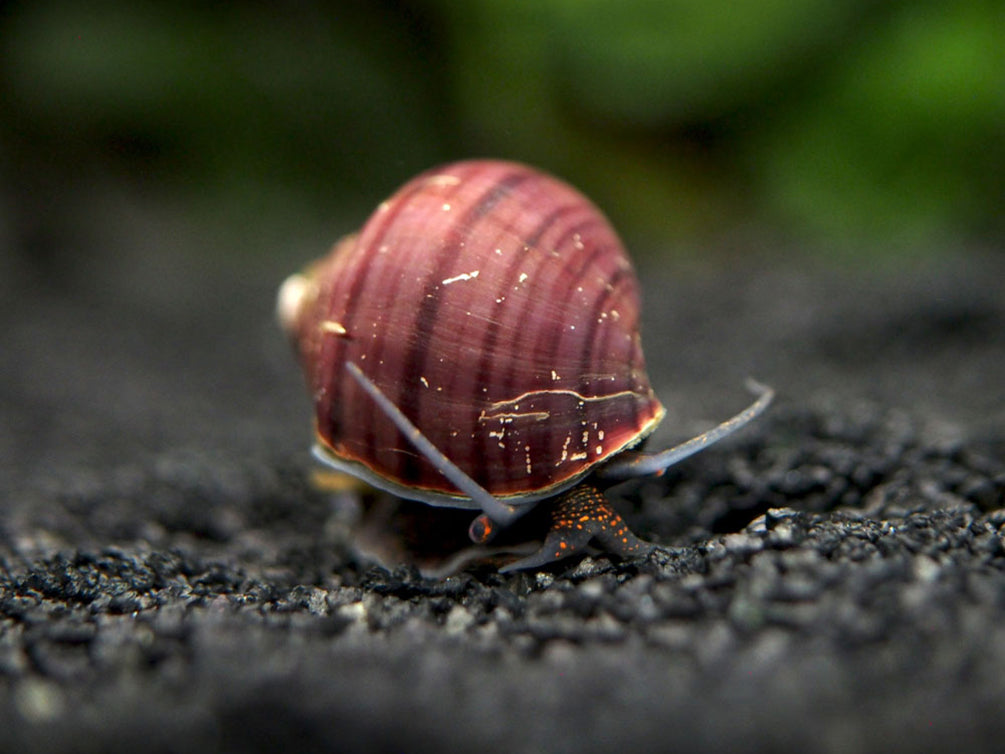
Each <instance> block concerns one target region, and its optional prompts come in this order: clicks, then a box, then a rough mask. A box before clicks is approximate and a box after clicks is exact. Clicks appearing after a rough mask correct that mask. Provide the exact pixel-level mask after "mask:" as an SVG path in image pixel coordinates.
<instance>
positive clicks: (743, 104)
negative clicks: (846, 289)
mask: <svg viewBox="0 0 1005 754" xmlns="http://www.w3.org/2000/svg"><path fill="white" fill-rule="evenodd" d="M1003 19H1005V11H1003V5H1002V3H1001V2H999V1H998V0H959V1H957V2H946V0H931V1H927V2H926V1H919V2H895V1H888V2H883V1H881V0H847V1H846V2H842V3H831V2H824V1H823V0H785V1H784V2H776V1H774V0H757V1H756V2H735V1H734V2H728V3H726V2H716V1H715V0H706V1H705V2H700V3H699V2H674V1H673V0H619V2H617V3H614V2H598V1H597V0H536V1H535V2H533V3H530V2H513V0H465V2H463V3H460V2H451V1H449V0H410V1H406V0H403V1H400V2H394V1H393V0H370V1H369V2H364V1H362V0H359V1H356V2H331V3H320V2H295V3H268V2H256V3H244V4H241V5H235V4H204V3H186V2H170V3H168V2H142V1H141V2H133V3H89V4H81V3H77V2H69V1H66V0H36V2H31V3H16V2H15V3H4V4H3V5H2V11H0V246H2V247H3V248H4V252H3V262H2V263H0V274H2V273H8V274H7V275H6V276H7V277H8V280H11V279H16V280H24V279H26V277H27V278H28V279H35V280H38V281H44V282H45V283H46V284H53V283H55V284H59V282H60V280H61V279H62V280H77V279H80V278H81V277H83V278H87V277H88V276H89V275H88V273H89V272H94V273H95V274H97V275H98V276H99V277H100V275H101V274H122V275H126V276H128V275H130V274H132V273H133V272H134V270H132V269H131V267H130V265H132V266H142V265H151V264H152V265H153V266H154V267H155V268H156V271H157V275H160V274H164V275H170V274H172V273H171V270H172V269H174V268H175V267H176V265H175V264H174V262H167V261H164V259H165V255H166V257H167V258H169V259H175V260H176V261H178V265H180V268H181V269H182V270H184V264H185V263H184V261H182V260H184V258H185V257H186V256H198V257H201V258H202V259H203V260H205V258H207V257H213V258H217V257H218V258H219V259H220V260H221V261H222V262H224V263H225V264H231V263H232V262H233V261H234V260H235V259H236V260H241V262H242V263H245V262H246V263H248V264H251V265H254V264H259V263H260V262H262V260H263V259H268V260H271V261H270V262H266V264H267V265H268V266H270V267H271V265H272V263H273V262H274V263H276V264H277V266H280V265H287V264H298V263H299V262H301V261H304V260H305V259H306V258H308V257H309V256H311V255H313V254H317V253H319V252H320V251H322V250H323V249H324V248H326V247H327V246H328V245H329V244H330V243H331V242H332V241H333V240H334V239H335V238H336V237H337V236H339V235H341V234H343V233H345V232H348V231H350V230H352V229H354V227H356V226H358V225H359V224H360V223H361V222H362V220H363V219H364V217H365V215H366V214H368V212H369V211H370V209H371V208H372V207H374V206H375V205H376V203H377V202H378V201H380V200H381V199H382V198H383V197H384V196H386V195H387V194H388V193H390V192H391V191H392V190H393V189H394V188H395V187H397V186H398V185H399V184H401V183H402V182H404V181H405V180H406V179H407V178H409V177H410V176H411V175H413V174H414V173H416V172H418V171H420V170H423V169H425V168H427V167H429V166H431V165H433V164H435V163H437V162H440V161H446V160H452V159H457V158H460V157H467V156H499V157H508V158H513V159H518V160H522V161H526V162H530V163H533V164H537V165H539V166H541V167H544V168H546V169H548V170H550V171H552V172H554V173H556V174H558V175H560V176H562V177H564V178H566V179H567V180H569V181H570V182H572V183H573V184H575V185H577V186H578V187H580V188H581V189H582V190H584V191H585V192H586V193H587V194H588V195H589V196H591V197H592V198H594V199H595V201H596V202H597V203H598V204H599V205H600V206H601V207H602V208H604V210H605V211H606V212H607V213H608V214H609V215H610V216H611V217H612V219H613V220H614V222H615V225H616V226H617V227H618V228H619V229H620V230H621V231H622V233H623V234H624V235H625V237H626V238H627V240H628V241H629V244H630V246H631V247H632V249H633V253H634V254H635V255H636V256H637V257H640V259H641V260H642V263H643V264H645V263H646V261H645V260H653V259H654V257H653V255H654V254H656V253H662V254H668V255H669V254H675V255H678V256H686V257H690V258H692V259H693V258H698V257H705V256H708V255H714V254H716V253H730V252H732V253H736V252H737V251H740V252H743V251H744V250H748V249H749V250H753V249H757V250H765V249H768V250H771V249H780V250H784V251H786V252H787V253H790V254H799V255H804V256H815V257H820V256H837V257H838V258H840V259H844V260H847V259H849V258H850V259H852V260H853V261H854V262H855V263H856V264H857V263H860V262H862V261H863V260H874V259H882V258H884V257H886V256H888V255H893V256H894V258H902V257H903V255H904V254H925V255H931V254H935V253H939V252H940V251H941V250H945V249H953V250H956V249H959V248H961V247H976V246H988V245H991V246H992V247H993V246H996V245H1000V241H1001V239H1002V237H1003V235H1005V213H1003V212H1002V211H1001V210H1002V198H1003V197H1005V138H1003V135H1005V42H1003V40H1005V34H1003ZM11 251H13V253H12V254H11V253H10V252H11ZM133 254H137V255H139V257H138V258H142V259H144V260H145V261H144V262H142V263H139V262H135V261H133V262H129V261H128V258H130V256H131V255H133ZM175 255H177V256H175ZM151 260H160V261H151ZM175 274H184V272H181V273H175ZM12 276H13V277H12ZM92 277H93V276H92ZM147 293H149V291H148V292H147Z"/></svg>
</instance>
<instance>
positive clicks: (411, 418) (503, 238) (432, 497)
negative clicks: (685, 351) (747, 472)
mask: <svg viewBox="0 0 1005 754" xmlns="http://www.w3.org/2000/svg"><path fill="white" fill-rule="evenodd" d="M278 310H279V317H280V320H281V322H282V324H283V326H284V328H285V329H286V330H287V332H288V333H289V334H290V336H291V338H292V340H293V342H294V344H295V347H296V349H297V351H298V354H299V358H300V361H301V363H302V366H303V369H304V373H305V375H306V378H307V382H308V385H309V387H310V390H311V392H312V395H313V399H314V408H315V440H316V444H315V455H316V456H317V457H318V458H319V459H320V460H322V461H323V462H325V463H327V464H328V465H330V466H333V467H335V468H337V469H340V470H343V471H348V472H350V473H352V474H354V475H356V476H358V477H360V478H362V479H364V480H366V481H367V482H370V483H372V484H373V485H375V486H377V487H380V488H382V489H385V490H388V491H390V492H392V493H394V494H396V495H399V496H402V497H406V498H411V499H416V500H420V501H423V502H426V503H430V504H434V505H447V506H454V507H460V508H472V509H481V510H482V511H483V512H484V513H485V514H488V516H489V518H492V519H493V520H495V521H497V522H498V523H505V522H506V520H507V519H511V518H513V517H515V515H516V513H515V512H516V511H517V509H521V510H529V509H530V507H532V506H531V504H532V503H534V502H536V501H540V500H543V499H545V498H549V497H552V496H555V495H557V494H558V493H560V492H562V491H564V490H567V489H569V488H571V487H573V486H574V485H576V484H577V482H579V481H580V480H583V479H584V477H587V476H588V475H590V474H591V473H593V472H595V471H597V470H598V469H604V468H605V467H607V468H611V467H612V463H611V460H612V459H615V457H616V456H619V454H620V456H621V457H624V458H625V459H629V458H630V460H622V461H618V460H617V459H615V460H614V464H615V465H616V466H617V468H616V470H615V471H613V472H612V473H610V474H609V476H610V477H611V478H627V477H629V476H638V475H642V474H649V473H653V472H655V471H659V470H661V469H662V468H664V467H665V466H666V465H669V463H673V462H675V461H676V460H679V459H680V458H682V457H684V456H686V455H690V453H693V452H695V451H696V450H698V449H700V448H701V447H704V446H706V445H707V444H709V443H710V442H712V441H714V440H715V439H718V438H719V437H720V436H725V434H729V433H730V432H732V431H734V430H735V429H737V428H739V426H742V425H743V424H745V423H746V422H747V421H749V419H750V418H753V416H754V415H756V414H757V413H760V411H761V410H763V408H764V407H765V406H766V405H767V401H769V400H770V395H769V394H768V392H769V391H767V389H766V388H765V389H764V390H761V393H762V396H761V399H760V400H759V401H758V403H757V404H755V406H752V407H751V408H750V409H748V410H747V411H746V412H744V413H743V414H741V415H739V416H737V417H734V418H733V419H731V420H729V421H728V422H726V423H724V424H723V425H720V427H719V428H717V430H715V431H717V432H718V433H719V434H717V435H715V436H714V437H710V436H702V437H700V438H695V440H693V441H690V445H689V444H688V443H685V445H687V446H688V447H687V448H686V449H685V450H684V451H681V450H680V449H681V448H684V446H679V448H678V449H674V450H672V451H667V452H665V453H664V454H661V456H660V458H661V459H662V460H659V461H649V460H644V458H643V456H644V454H640V453H634V454H633V452H631V451H629V449H630V448H632V447H633V446H635V445H637V444H638V443H639V442H640V441H641V440H642V439H643V438H645V437H646V436H647V435H648V434H650V433H651V432H652V431H653V429H655V427H656V426H657V424H659V422H660V420H661V419H662V418H663V415H664V413H665V412H664V408H663V406H662V404H661V403H660V402H659V400H658V399H657V398H656V396H655V395H654V393H653V390H652V388H651V387H650V384H649V379H648V377H647V375H646V370H645V361H644V358H643V355H642V347H641V341H640V337H639V285H638V280H637V278H636V275H635V272H634V270H633V268H632V264H631V262H630V260H629V258H628V255H627V254H626V252H625V250H624V247H623V245H622V243H621V241H620V239H619V238H618V236H617V234H616V233H615V231H614V229H613V228H612V227H611V225H610V223H609V222H608V221H607V219H606V218H605V217H604V215H603V214H602V213H601V212H600V210H598V209H597V208H596V207H595V206H594V205H593V204H592V203H591V202H590V201H589V200H588V199H587V198H586V197H584V196H583V195H582V194H581V193H579V192H578V191H576V190H575V189H573V188H572V187H570V186H569V185H567V184H565V183H563V182H562V181H559V180H557V179H555V178H553V177H551V176H549V175H546V174H544V173H541V172H539V171H537V170H534V169H532V168H529V167H527V166H524V165H520V164H516V163H511V162H503V161H495V160H473V161H466V162H457V163H453V164H450V165H445V166H442V167H439V168H435V169H433V170H430V171H428V172H426V173H423V174H422V175H419V176H418V177H416V178H414V179H413V180H411V181H409V182H408V183H406V184H405V185H404V186H403V187H402V188H400V189H399V190H398V191H397V192H396V193H395V194H394V195H393V196H391V197H390V198H389V199H387V200H386V201H385V202H383V203H382V204H381V205H380V206H379V207H378V208H377V210H376V211H375V212H374V214H373V215H372V216H371V217H370V219H369V220H367V222H366V224H365V225H364V226H363V227H362V229H361V230H360V231H359V233H358V234H355V235H351V236H348V237H346V238H344V239H343V240H341V241H340V242H339V243H337V244H336V245H335V247H334V248H333V249H332V251H331V252H330V253H329V255H328V256H326V257H324V258H323V259H321V260H319V261H317V262H315V263H314V264H313V265H312V266H311V267H309V268H308V269H307V270H306V271H305V272H304V273H301V274H298V275H294V276H292V277H290V278H289V279H288V280H287V281H286V282H285V283H284V284H283V287H282V289H281V291H280V295H279V301H278ZM375 401H377V403H378V404H379V406H378V405H377V404H375ZM378 408H379V409H380V410H378ZM396 415H399V416H396ZM416 438H418V439H419V440H422V441H423V442H426V445H427V446H428V447H427V450H421V449H420V448H418V445H417V444H416V442H417V439H416ZM626 451H628V452H626ZM666 453H671V454H672V455H666ZM437 458H439V459H440V460H439V461H437V460H436V459H437ZM646 458H652V456H646ZM640 464H641V465H640ZM445 465H446V466H456V467H457V469H459V471H460V474H448V473H447V472H446V471H445V469H444V466H445ZM465 478H466V479H465ZM458 479H461V480H462V481H472V480H473V486H472V487H473V488H480V489H481V490H482V491H484V492H486V493H487V496H486V495H481V496H480V497H479V493H478V492H477V491H475V492H470V493H469V492H467V491H464V492H462V491H461V490H460V489H459V486H462V485H460V484H459V483H458V482H457V480H458ZM464 489H465V490H467V488H466V487H465V488H464ZM475 497H478V499H477V500H476V499H473V498H475ZM486 497H487V498H488V502H487V503H486V502H485V500H486ZM494 514H497V515H494ZM472 536H474V534H473V535H472Z"/></svg>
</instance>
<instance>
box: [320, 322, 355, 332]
mask: <svg viewBox="0 0 1005 754" xmlns="http://www.w3.org/2000/svg"><path fill="white" fill-rule="evenodd" d="M318 329H319V330H320V331H321V332H323V333H328V334H329V335H346V334H347V333H348V331H347V330H346V329H345V327H344V326H343V325H342V323H340V322H336V321H335V320H333V319H326V320H322V321H321V322H320V323H318Z"/></svg>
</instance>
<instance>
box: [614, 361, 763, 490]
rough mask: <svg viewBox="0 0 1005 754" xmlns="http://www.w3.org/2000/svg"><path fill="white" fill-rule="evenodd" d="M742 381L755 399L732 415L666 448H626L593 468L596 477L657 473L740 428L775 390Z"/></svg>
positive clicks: (623, 477)
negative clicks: (595, 468)
mask: <svg viewBox="0 0 1005 754" xmlns="http://www.w3.org/2000/svg"><path fill="white" fill-rule="evenodd" d="M746 384H747V389H748V390H750V392H752V393H754V394H755V395H757V396H758V398H757V400H756V401H754V402H753V403H751V404H750V405H749V406H747V408H745V409H744V410H743V411H741V412H740V413H738V414H737V415H736V416H733V417H731V418H729V419H727V420H726V421H724V422H723V423H722V424H720V425H718V426H717V427H713V428H712V429H710V430H708V431H707V432H703V433H701V434H700V435H698V436H697V437H692V438H691V439H690V440H687V441H686V442H682V443H681V444H680V445H675V446H674V447H672V448H669V449H668V450H663V451H660V452H658V453H645V452H642V451H626V452H625V453H622V454H621V455H620V456H618V457H617V458H615V459H614V460H613V461H610V462H608V463H607V464H606V465H605V466H603V467H601V468H599V469H597V471H596V476H597V477H598V478H599V479H603V480H605V481H608V482H621V481H625V480H627V479H634V478H636V477H642V476H649V475H652V474H661V473H662V472H663V471H665V470H666V469H668V468H669V467H670V466H673V465H674V464H675V463H680V462H681V461H683V460H684V459H685V458H687V457H688V456H692V455H694V454H695V453H697V452H698V451H700V450H704V449H705V448H707V447H708V446H709V445H711V444H712V443H715V442H718V441H719V440H721V439H723V438H724V437H728V436H729V435H731V434H733V433H734V432H736V431H737V430H739V429H742V428H743V427H744V426H746V425H747V423H749V422H750V421H752V420H753V419H756V418H757V417H758V416H760V415H761V414H762V413H763V412H764V410H765V409H766V408H767V407H768V406H769V405H770V404H771V401H772V400H773V399H774V397H775V391H774V390H773V389H772V388H770V387H768V386H767V385H762V384H761V383H759V382H757V381H756V380H753V379H748V380H747V383H746Z"/></svg>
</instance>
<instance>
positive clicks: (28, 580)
mask: <svg viewBox="0 0 1005 754" xmlns="http://www.w3.org/2000/svg"><path fill="white" fill-rule="evenodd" d="M187 264H188V265H189V269H188V273H189V274H185V273H184V271H183V272H181V273H178V272H176V273H174V274H173V275H168V276H164V275H162V274H161V271H160V269H159V268H158V267H157V266H156V265H154V266H153V267H152V268H151V269H149V270H148V269H145V268H143V266H142V265H138V266H137V269H136V270H133V271H131V272H130V274H129V275H119V276H108V277H102V276H101V275H100V274H98V275H97V276H96V277H95V276H94V274H93V273H92V276H91V277H87V278H83V277H82V278H81V279H80V280H79V281H71V282H70V283H65V282H64V284H62V285H61V286H60V287H54V286H47V285H44V284H38V283H37V282H33V281H34V280H35V278H34V277H33V276H32V274H31V271H30V270H29V271H26V270H23V269H21V268H19V267H14V269H13V272H14V275H13V276H12V277H9V278H8V280H9V281H10V282H8V283H4V284H3V294H4V296H3V304H2V307H3V310H4V323H5V326H4V328H3V331H2V333H0V365H2V372H0V374H2V377H0V452H2V455H3V461H2V462H0V474H2V476H0V481H2V483H3V487H2V489H3V500H2V503H0V730H2V731H3V734H2V735H0V749H2V750H9V751H18V752H33V751H109V750H117V751H201V750H207V751H208V750H216V751H226V752H237V751H250V750H265V749H278V748H283V749H287V750H290V751H320V750H336V751H368V752H369V751H372V752H382V751H387V752H392V751H402V752H404V751H409V752H411V751H456V750H472V751H474V750H477V751H480V752H494V751H499V752H517V751H548V752H552V751H554V752H577V753H582V752H593V751H596V752H601V751H603V752H606V751H653V750H666V751H678V752H683V751H699V752H705V751H707V752H712V751H716V752H718V751H741V750H788V751H802V752H848V751H856V752H880V751H884V752H885V751H912V752H924V751H994V750H1000V748H1001V746H1002V741H1005V453H1003V451H1005V400H1003V394H1002V386H1003V384H1005V295H1003V293H1002V290H1003V289H1002V285H1001V281H1002V280H1005V259H1002V258H1001V257H995V256H984V257H979V256H969V257H960V258H956V259H953V260H950V261H942V262H939V263H928V264H921V265H917V266H914V272H911V273H910V274H895V273H894V272H892V271H890V272H872V273H869V274H864V273H858V274H853V273H851V272H848V271H845V272H841V273H839V272H835V271H833V270H829V269H824V268H821V269H808V270H807V269H804V270H801V271H798V272H795V271H793V270H792V269H791V268H790V267H789V266H787V265H786V264H783V263H781V262H779V263H777V264H774V265H772V264H769V263H767V262H764V261H762V262H760V263H757V264H756V265H755V264H754V263H744V262H737V263H736V264H735V265H733V267H734V269H733V270H732V271H731V272H730V273H728V274H725V275H712V274H709V273H705V272H702V271H700V270H699V271H696V270H691V271H688V272H686V273H680V274H676V275H673V274H670V272H669V271H665V272H660V271H655V270H650V271H647V274H646V275H645V276H644V286H645V288H646V290H647V292H649V297H648V299H647V302H646V303H647V309H646V329H645V332H644V342H645V344H646V349H647V356H648V358H649V362H650V372H651V374H652V377H653V381H654V383H655V385H656V387H657V390H658V392H659V393H660V395H661V397H662V398H663V399H664V402H665V403H667V404H668V406H669V407H670V416H669V418H668V420H667V423H666V427H665V428H663V429H662V430H661V432H660V433H659V435H658V436H657V438H655V439H654V442H656V443H664V442H671V441H673V440H675V439H679V438H681V437H683V436H685V435H687V434H689V433H690V432H691V431H692V430H698V429H701V428H702V427H705V426H708V425H709V424H710V423H712V422H714V421H716V420H718V419H720V418H722V417H724V416H727V415H729V414H730V413H732V412H733V411H734V410H736V409H737V408H738V407H740V406H742V405H744V404H745V402H746V401H747V399H748V396H747V395H746V394H745V393H744V391H743V389H742V380H743V377H744V376H746V375H747V374H752V375H754V376H756V377H758V378H759V379H761V380H763V381H765V382H769V383H771V384H772V385H773V386H774V387H775V388H776V389H777V390H778V393H779V399H778V400H777V402H776V405H775V406H774V407H773V408H772V410H771V411H770V413H769V414H768V415H767V416H766V417H764V418H762V419H761V420H759V421H758V422H757V423H756V424H755V425H752V426H751V427H749V428H748V429H746V430H744V432H743V433H742V435H739V436H737V437H736V438H733V439H731V440H729V441H728V442H726V443H724V444H723V445H722V446H718V447H716V448H713V449H711V450H709V451H707V452H705V453H703V454H701V455H699V456H696V457H695V458H693V459H691V460H689V461H687V462H686V463H684V464H682V465H681V466H680V467H678V468H675V469H673V470H672V471H671V472H669V473H668V474H667V475H666V476H665V477H663V478H661V479H657V480H652V481H648V482H646V483H645V484H642V485H637V486H635V487H629V488H628V489H626V490H624V491H623V494H622V495H621V496H620V498H619V501H618V505H619V508H620V510H621V511H622V512H623V513H624V514H625V516H626V518H627V519H628V520H629V522H630V523H631V525H632V527H633V528H634V530H635V531H636V532H637V533H639V534H640V535H642V536H645V537H647V538H650V539H652V540H654V541H657V542H660V543H661V544H664V545H665V546H666V547H665V550H661V551H658V552H657V553H656V554H654V555H653V556H651V557H649V558H647V559H644V560H638V561H629V562H619V561H616V560H612V559H609V558H608V557H606V556H603V555H594V556H591V557H587V558H585V559H576V560H570V561H568V562H565V563H562V564H559V565H557V566H555V567H553V568H550V569H548V570H547V571H544V572H540V573H519V574H512V575H506V576H501V575H499V574H498V573H497V572H496V571H495V570H494V569H493V568H492V567H491V566H489V565H485V564H473V565H471V566H469V567H468V568H466V569H465V570H462V571H461V572H459V573H457V574H455V575H452V576H448V577H443V578H437V579H433V578H425V577H423V576H421V575H420V574H419V572H418V571H417V570H416V569H415V568H413V567H406V566H400V567H396V568H390V569H387V568H384V567H380V566H377V565H374V564H372V563H370V562H367V561H366V560H365V558H364V557H363V556H361V554H360V553H359V552H358V551H357V549H356V548H354V547H353V540H352V537H351V533H350V531H349V523H350V519H351V515H349V514H347V513H346V512H345V506H344V505H341V504H340V499H342V498H345V497H346V496H347V495H351V494H353V493H341V494H340V495H335V496H329V495H327V494H323V493H321V492H319V491H318V490H316V489H314V488H313V487H312V486H311V484H310V482H309V476H310V469H311V464H310V460H309V456H308V453H307V442H308V439H309V434H310V433H309V419H308V410H307V406H306V396H305V395H304V391H303V390H302V385H301V382H300V376H299V374H298V373H297V371H296V367H295V365H294V363H293V359H292V356H291V354H290V353H289V352H288V349H287V345H286V344H285V343H284V342H283V340H282V338H281V336H280V335H279V333H278V332H277V331H276V329H275V328H274V326H273V324H272V321H271V315H272V312H271V307H272V295H273V291H272V287H273V284H274V283H275V282H278V278H279V277H280V276H281V273H280V272H279V271H278V270H274V269H271V267H270V265H269V264H268V263H262V262H259V263H258V265H257V267H256V268H255V269H254V270H253V271H252V272H251V273H248V275H247V276H245V277H241V276H235V275H233V274H232V270H220V271H215V270H213V269H210V268H209V266H208V265H207V266H202V265H201V264H199V263H197V262H194V261H191V260H190V261H189V262H187ZM99 273H100V271H99ZM656 292H658V294H657V293H656ZM341 502H344V499H343V500H341Z"/></svg>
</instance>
